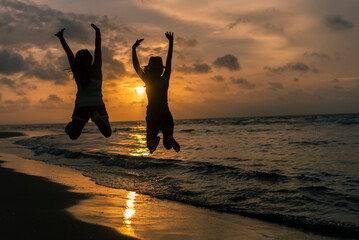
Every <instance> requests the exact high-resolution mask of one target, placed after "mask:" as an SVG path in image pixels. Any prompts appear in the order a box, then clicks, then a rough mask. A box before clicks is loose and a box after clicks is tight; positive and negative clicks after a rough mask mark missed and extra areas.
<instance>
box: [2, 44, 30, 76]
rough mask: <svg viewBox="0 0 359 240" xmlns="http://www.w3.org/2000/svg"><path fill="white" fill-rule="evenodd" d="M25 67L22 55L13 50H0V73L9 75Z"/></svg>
mask: <svg viewBox="0 0 359 240" xmlns="http://www.w3.org/2000/svg"><path fill="white" fill-rule="evenodd" d="M25 69H26V62H25V60H24V59H23V57H22V56H21V55H19V54H17V53H15V52H12V51H9V50H6V49H2V50H0V73H1V74H5V75H11V74H14V73H18V72H21V71H23V70H25Z"/></svg>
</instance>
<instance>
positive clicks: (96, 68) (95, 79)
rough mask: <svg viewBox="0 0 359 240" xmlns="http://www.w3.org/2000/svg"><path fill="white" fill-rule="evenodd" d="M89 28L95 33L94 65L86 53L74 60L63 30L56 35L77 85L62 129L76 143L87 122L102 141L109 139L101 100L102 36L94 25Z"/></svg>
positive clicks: (108, 130) (84, 51)
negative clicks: (99, 134)
mask: <svg viewBox="0 0 359 240" xmlns="http://www.w3.org/2000/svg"><path fill="white" fill-rule="evenodd" d="M91 27H93V29H95V31H96V40H95V59H94V61H93V62H92V55H91V53H90V52H89V50H87V49H82V50H80V51H78V52H77V53H76V56H74V54H73V53H72V51H71V49H70V47H69V46H68V45H67V43H66V41H65V39H64V37H63V33H64V30H65V28H63V29H61V31H59V32H58V33H56V34H55V35H56V36H57V37H58V38H59V40H60V42H61V45H62V47H63V48H64V50H65V52H66V54H67V58H68V60H69V63H70V68H71V71H72V72H73V75H74V78H75V82H76V85H77V94H76V101H75V110H74V113H73V115H72V121H71V122H69V123H68V124H67V126H66V128H65V132H66V133H67V134H68V135H69V137H70V138H71V139H72V140H76V139H77V138H78V137H79V136H80V134H81V132H82V129H83V128H84V126H85V125H86V123H87V122H88V120H89V119H90V118H91V120H92V121H93V122H94V123H95V124H96V125H97V127H98V129H99V130H100V131H101V133H102V134H103V135H104V136H105V137H110V136H111V127H110V123H109V121H108V115H107V111H106V108H105V104H104V102H103V100H102V70H101V68H102V57H101V33H100V29H99V28H98V27H97V26H95V25H94V24H91Z"/></svg>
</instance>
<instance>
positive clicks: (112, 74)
mask: <svg viewBox="0 0 359 240" xmlns="http://www.w3.org/2000/svg"><path fill="white" fill-rule="evenodd" d="M102 62H103V69H102V71H103V72H104V74H105V78H106V79H109V80H116V79H119V78H121V77H122V76H124V75H125V74H126V73H127V72H126V68H125V64H124V63H123V62H121V61H119V60H117V59H115V58H114V52H113V51H112V50H111V49H109V48H107V47H102Z"/></svg>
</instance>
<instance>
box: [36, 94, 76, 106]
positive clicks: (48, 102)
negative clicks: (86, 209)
mask: <svg viewBox="0 0 359 240" xmlns="http://www.w3.org/2000/svg"><path fill="white" fill-rule="evenodd" d="M71 106H72V104H70V103H66V102H65V101H64V100H63V99H62V98H60V97H59V96H57V95H56V94H50V95H49V96H47V98H45V99H40V100H39V107H41V108H49V109H56V108H62V109H67V108H70V107H71Z"/></svg>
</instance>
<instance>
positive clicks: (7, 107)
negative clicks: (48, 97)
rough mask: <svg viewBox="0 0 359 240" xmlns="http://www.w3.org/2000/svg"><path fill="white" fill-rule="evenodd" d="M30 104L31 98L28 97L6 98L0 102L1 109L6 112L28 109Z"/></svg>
mask: <svg viewBox="0 0 359 240" xmlns="http://www.w3.org/2000/svg"><path fill="white" fill-rule="evenodd" d="M29 105H30V100H29V99H28V98H27V97H23V98H21V99H16V100H11V99H10V100H5V101H3V102H1V103H0V110H2V111H6V112H15V111H18V110H21V109H26V108H28V107H29Z"/></svg>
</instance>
